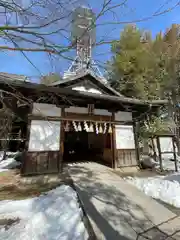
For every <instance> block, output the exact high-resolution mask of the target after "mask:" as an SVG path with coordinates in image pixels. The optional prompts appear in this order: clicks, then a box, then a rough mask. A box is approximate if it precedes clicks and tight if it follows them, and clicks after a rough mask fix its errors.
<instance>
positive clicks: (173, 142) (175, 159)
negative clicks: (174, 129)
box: [172, 137, 178, 172]
mask: <svg viewBox="0 0 180 240" xmlns="http://www.w3.org/2000/svg"><path fill="white" fill-rule="evenodd" d="M172 144H173V155H174V165H175V171H176V172H178V166H177V156H176V147H175V137H173V138H172Z"/></svg>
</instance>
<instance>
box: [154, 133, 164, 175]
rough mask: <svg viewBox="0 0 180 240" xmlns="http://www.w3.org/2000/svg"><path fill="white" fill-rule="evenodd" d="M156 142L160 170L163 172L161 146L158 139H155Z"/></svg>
mask: <svg viewBox="0 0 180 240" xmlns="http://www.w3.org/2000/svg"><path fill="white" fill-rule="evenodd" d="M156 140H157V149H158V155H159V165H160V170H161V171H163V165H162V154H161V145H160V140H159V137H157V138H156Z"/></svg>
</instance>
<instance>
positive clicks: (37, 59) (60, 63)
mask: <svg viewBox="0 0 180 240" xmlns="http://www.w3.org/2000/svg"><path fill="white" fill-rule="evenodd" d="M120 1H121V0H114V1H113V3H114V4H117V3H120ZM102 2H103V0H89V2H88V3H86V5H88V4H89V5H90V6H91V7H92V9H93V10H94V12H95V13H96V14H98V13H99V11H100V9H101V8H102ZM176 2H177V0H169V1H167V0H136V1H135V0H128V1H127V3H126V6H125V7H123V8H122V7H119V8H116V9H115V10H114V12H113V13H112V12H107V13H106V14H104V15H103V16H102V17H100V18H99V19H98V21H97V25H98V26H97V41H99V40H102V39H108V40H113V39H118V38H119V36H120V31H121V29H122V28H123V24H109V25H107V24H105V23H107V22H114V21H133V20H135V19H142V18H145V17H149V16H151V15H152V14H153V13H154V12H156V11H157V10H160V11H163V10H164V9H167V8H169V7H172V6H173V5H175V3H176ZM165 3H167V4H165ZM179 10H180V6H179V7H177V8H176V9H175V10H173V11H172V12H169V13H166V14H162V15H161V16H159V17H154V18H152V19H151V20H148V21H144V22H141V23H137V25H138V27H139V28H143V29H146V30H150V31H152V34H153V36H154V35H155V34H156V33H157V32H159V31H161V30H162V31H163V32H164V31H165V30H166V29H167V28H168V27H170V26H171V24H172V23H180V15H179ZM103 24H104V25H103ZM46 31H47V29H46ZM66 37H68V33H66ZM49 40H52V41H53V42H55V43H56V44H61V45H67V40H66V39H65V38H64V37H62V36H60V35H56V36H55V35H53V36H51V37H50V38H49ZM0 43H1V41H0ZM74 54H75V52H73V51H72V52H70V53H67V56H69V55H70V56H73V55H74ZM26 56H27V57H28V59H29V60H30V61H31V62H32V64H31V63H30V62H29V61H28V60H27V59H26V58H25V56H24V55H23V54H22V53H18V52H10V51H3V52H1V53H0V72H9V73H17V74H25V75H27V76H31V77H32V79H34V81H37V79H38V78H39V77H40V76H41V75H44V74H48V73H49V72H57V73H61V74H62V72H63V71H64V70H67V68H68V66H69V64H70V62H69V61H67V60H65V59H63V58H62V57H59V56H49V55H48V54H46V53H26ZM93 57H94V59H95V60H97V62H98V64H99V65H101V66H104V63H105V62H106V61H107V60H108V59H110V57H111V54H110V46H109V45H108V44H105V45H101V46H99V47H96V48H95V49H94V50H93Z"/></svg>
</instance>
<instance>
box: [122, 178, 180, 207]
mask: <svg viewBox="0 0 180 240" xmlns="http://www.w3.org/2000/svg"><path fill="white" fill-rule="evenodd" d="M125 180H126V181H128V182H129V183H131V184H133V185H134V186H136V187H137V188H138V189H140V190H141V191H143V192H144V193H145V194H146V195H148V196H151V197H153V198H156V199H160V200H161V201H163V202H166V203H168V204H170V205H173V206H175V207H177V208H180V174H172V175H169V176H166V177H164V176H156V177H148V178H137V177H134V178H132V177H128V178H126V179H125Z"/></svg>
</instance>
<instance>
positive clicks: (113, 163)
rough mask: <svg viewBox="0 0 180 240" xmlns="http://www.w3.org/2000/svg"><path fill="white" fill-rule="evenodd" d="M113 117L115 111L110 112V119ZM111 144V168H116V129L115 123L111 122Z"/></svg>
mask: <svg viewBox="0 0 180 240" xmlns="http://www.w3.org/2000/svg"><path fill="white" fill-rule="evenodd" d="M114 119H115V113H114V112H113V113H112V120H113V121H114ZM111 146H112V168H114V169H116V168H117V154H116V130H115V124H112V134H111Z"/></svg>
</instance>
